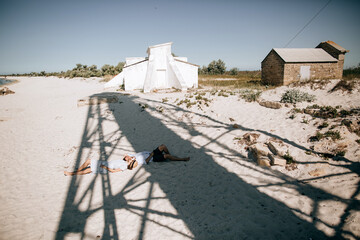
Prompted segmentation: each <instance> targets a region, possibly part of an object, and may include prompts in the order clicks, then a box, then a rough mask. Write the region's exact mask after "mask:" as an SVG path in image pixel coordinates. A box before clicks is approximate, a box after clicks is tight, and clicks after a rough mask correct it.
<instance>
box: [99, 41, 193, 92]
mask: <svg viewBox="0 0 360 240" xmlns="http://www.w3.org/2000/svg"><path fill="white" fill-rule="evenodd" d="M171 45H172V43H171V42H170V43H164V44H159V45H155V46H150V47H149V48H148V49H147V54H148V57H147V58H127V59H126V64H125V66H124V68H123V71H122V72H121V73H120V74H119V75H117V76H116V77H115V78H114V79H113V80H111V81H110V82H108V83H107V84H106V85H105V87H111V86H114V85H115V86H116V85H117V84H119V83H122V82H123V83H124V86H125V90H127V91H128V90H134V89H143V91H144V92H150V91H152V90H154V89H163V88H177V89H181V90H186V89H188V88H192V87H195V88H197V87H198V68H199V66H198V65H195V64H191V63H189V62H187V58H185V57H174V56H173V55H172V53H171Z"/></svg>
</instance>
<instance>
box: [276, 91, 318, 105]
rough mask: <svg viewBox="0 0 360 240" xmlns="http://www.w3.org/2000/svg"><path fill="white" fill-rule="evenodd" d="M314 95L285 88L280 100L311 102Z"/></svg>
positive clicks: (286, 101)
mask: <svg viewBox="0 0 360 240" xmlns="http://www.w3.org/2000/svg"><path fill="white" fill-rule="evenodd" d="M314 100H315V95H312V94H308V93H305V92H301V91H299V90H297V89H290V90H287V91H286V92H285V93H284V94H283V95H282V96H281V100H280V102H283V103H298V102H304V101H306V102H313V101H314Z"/></svg>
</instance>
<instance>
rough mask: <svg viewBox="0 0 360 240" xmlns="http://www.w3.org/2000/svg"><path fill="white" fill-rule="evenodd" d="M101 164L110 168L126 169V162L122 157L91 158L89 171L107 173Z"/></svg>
mask: <svg viewBox="0 0 360 240" xmlns="http://www.w3.org/2000/svg"><path fill="white" fill-rule="evenodd" d="M101 165H103V166H106V167H108V168H110V169H114V170H115V169H119V168H120V169H121V170H126V169H127V162H125V161H124V160H123V159H117V160H112V161H102V160H91V164H90V168H91V172H92V173H94V174H96V173H102V174H104V173H107V170H106V169H104V168H102V167H101Z"/></svg>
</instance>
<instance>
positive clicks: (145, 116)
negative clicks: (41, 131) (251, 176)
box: [56, 93, 332, 239]
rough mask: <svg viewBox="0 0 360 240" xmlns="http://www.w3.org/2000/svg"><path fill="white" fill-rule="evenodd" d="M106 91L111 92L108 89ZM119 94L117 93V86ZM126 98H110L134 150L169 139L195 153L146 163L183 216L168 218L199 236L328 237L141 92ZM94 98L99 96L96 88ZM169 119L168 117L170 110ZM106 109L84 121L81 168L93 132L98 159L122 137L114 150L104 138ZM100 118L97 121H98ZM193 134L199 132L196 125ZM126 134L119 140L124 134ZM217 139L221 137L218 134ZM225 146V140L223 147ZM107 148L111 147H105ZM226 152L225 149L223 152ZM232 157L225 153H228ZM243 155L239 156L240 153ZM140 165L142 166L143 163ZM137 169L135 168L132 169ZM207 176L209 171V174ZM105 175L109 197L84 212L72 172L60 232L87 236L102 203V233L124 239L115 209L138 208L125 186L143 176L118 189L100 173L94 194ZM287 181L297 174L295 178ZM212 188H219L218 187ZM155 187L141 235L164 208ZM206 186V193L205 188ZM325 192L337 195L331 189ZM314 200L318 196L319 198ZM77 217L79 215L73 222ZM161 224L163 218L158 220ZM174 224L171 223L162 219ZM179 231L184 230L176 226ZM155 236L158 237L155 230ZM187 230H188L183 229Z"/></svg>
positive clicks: (180, 150) (92, 111) (181, 150)
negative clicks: (151, 106)
mask: <svg viewBox="0 0 360 240" xmlns="http://www.w3.org/2000/svg"><path fill="white" fill-rule="evenodd" d="M105 94H106V93H105ZM111 95H112V96H113V93H111ZM118 96H119V99H120V101H121V102H122V104H118V103H111V104H109V107H110V108H111V109H113V110H114V111H113V116H114V117H115V120H114V121H115V122H116V124H117V125H118V127H119V131H121V133H122V137H126V139H127V140H128V141H129V142H130V144H131V145H132V147H133V148H134V150H135V151H136V152H140V151H144V150H152V149H153V148H155V147H156V146H157V145H159V144H161V143H164V144H166V145H167V146H168V147H169V150H170V152H171V153H173V154H174V155H178V156H184V155H188V154H190V156H191V161H190V162H187V163H183V162H166V163H152V164H149V165H147V166H144V167H143V168H144V169H145V170H146V171H147V172H148V173H150V176H149V177H148V178H147V179H146V181H147V182H149V183H150V186H154V184H157V185H158V186H159V187H160V188H161V190H162V191H163V192H164V193H165V194H166V198H167V199H168V200H169V201H170V203H171V205H172V206H173V207H174V208H175V209H176V212H177V216H173V215H170V217H173V218H176V219H180V220H182V221H183V222H184V223H185V224H186V226H187V227H188V229H189V230H190V232H191V234H192V236H193V238H194V239H218V238H226V239H228V238H230V239H233V238H236V239H243V238H244V239H245V238H251V239H256V238H261V239H263V238H267V239H309V238H310V237H311V238H313V239H325V238H327V236H326V235H325V234H324V233H323V232H321V231H319V230H318V229H317V228H316V227H315V226H314V224H313V223H309V222H307V221H304V220H303V219H301V218H299V217H298V216H296V215H295V214H294V212H293V210H292V209H290V208H289V207H288V206H286V205H285V204H284V203H282V202H279V201H277V200H276V199H274V198H271V197H270V196H268V195H266V194H264V193H262V192H260V191H259V190H258V189H257V187H256V186H252V185H251V184H248V183H246V182H245V181H243V180H242V179H241V178H240V177H239V176H238V175H236V174H234V173H232V172H229V171H228V170H227V169H226V168H224V167H222V166H220V165H219V164H217V163H216V162H215V161H214V159H213V156H212V155H210V154H209V153H208V152H207V150H206V149H204V148H196V147H194V146H193V144H192V142H190V141H186V140H184V139H182V138H181V137H180V136H179V135H178V134H176V132H174V131H173V130H171V129H169V128H168V127H167V126H166V125H164V124H163V123H162V119H158V118H156V117H154V116H152V115H151V114H150V113H149V112H148V111H150V110H148V111H147V110H146V111H142V112H141V111H140V108H139V104H138V100H139V99H138V98H137V97H134V96H126V95H120V94H119V95H118ZM92 97H95V98H96V97H98V96H97V95H94V96H92ZM163 117H164V118H165V119H166V118H167V116H166V115H165V114H164V115H163ZM103 118H104V117H103V116H102V113H101V111H100V110H99V106H97V105H91V106H89V111H88V118H87V121H86V123H85V126H84V134H83V138H82V144H81V147H80V149H79V152H78V156H77V159H76V167H79V165H80V161H81V160H82V159H83V158H84V155H85V154H86V151H85V150H86V149H90V150H91V149H93V148H94V143H92V142H89V140H90V136H94V135H97V136H98V144H99V146H100V158H101V159H102V160H107V159H108V158H109V157H110V155H111V154H112V152H113V151H114V149H115V148H119V146H118V144H119V142H117V143H115V144H113V145H112V148H113V149H111V150H110V151H105V146H108V143H107V142H106V140H104V136H103V130H102V121H103ZM94 124H95V125H97V126H96V127H94ZM172 124H175V125H178V126H182V124H183V123H182V122H180V121H176V120H174V119H172ZM189 132H190V134H192V135H201V133H200V132H197V131H196V130H194V129H192V130H191V131H189ZM119 141H120V140H119ZM212 141H213V142H216V139H215V140H214V139H213V140H212ZM224 147H226V146H224ZM107 149H108V148H107ZM220 154H221V153H220ZM224 157H226V156H224ZM241 157H243V156H239V158H241ZM137 171H138V170H137ZM136 174H138V172H136V173H134V175H136ZM203 176H206V177H203ZM274 176H275V177H278V178H279V179H282V180H283V179H286V177H284V176H281V175H278V176H276V175H274ZM98 178H100V179H101V182H102V187H103V195H104V203H103V205H102V206H100V207H99V208H97V209H90V208H89V209H87V210H86V211H79V204H80V202H81V199H80V201H79V200H75V198H76V194H78V192H79V186H80V184H81V181H82V178H81V177H80V178H79V177H73V178H72V180H71V183H70V186H69V190H68V195H67V199H66V202H65V206H64V210H63V213H62V216H61V220H60V223H59V228H58V232H57V235H56V239H64V238H65V236H66V234H67V233H80V234H82V238H84V231H85V225H86V222H87V220H88V218H89V216H91V215H92V214H93V213H94V212H95V211H98V210H99V209H104V215H105V216H104V219H105V222H104V226H105V227H104V233H103V235H102V238H103V239H118V238H119V237H120V236H119V234H118V232H117V228H118V227H119V226H117V223H116V217H115V215H114V210H115V209H119V208H124V209H129V210H130V211H131V208H134V207H133V206H132V205H131V204H130V203H129V202H128V201H127V199H126V198H125V197H124V192H125V191H131V190H132V189H134V188H136V186H137V185H138V184H141V183H137V182H131V181H130V182H129V183H128V184H127V186H126V188H124V189H123V191H121V192H119V193H117V194H114V193H112V191H111V184H110V179H109V177H108V175H96V176H95V178H94V179H93V180H91V182H90V184H88V187H87V189H86V191H85V192H84V193H82V194H83V197H85V195H86V194H90V195H91V194H92V191H93V187H94V182H95V180H96V179H98ZM289 181H292V180H291V179H290V180H289ZM293 187H294V188H301V190H299V192H300V191H302V192H305V193H306V194H309V196H310V195H311V194H314V193H315V192H316V191H318V190H317V189H313V188H311V187H307V186H300V185H299V184H296V185H294V186H293ZM214 189H221V190H218V191H214ZM151 191H152V189H151V187H150V190H149V197H148V198H147V203H146V206H145V207H144V208H142V209H136V210H140V211H141V212H142V214H141V216H140V217H141V219H142V220H141V225H140V226H139V231H138V239H143V238H144V237H145V236H144V233H145V230H146V227H147V224H148V223H149V222H150V221H152V222H153V220H152V219H151V217H150V216H149V213H152V214H159V215H166V213H162V212H160V211H157V210H156V209H151V208H150V203H151V201H153V198H152V197H151ZM199 193H200V194H199ZM315 195H316V193H315ZM325 198H327V199H331V198H332V195H326V194H325ZM316 201H317V200H316V199H313V202H314V205H316V204H317V203H316ZM73 219H76V221H77V222H75V223H74V222H72V220H73ZM158 224H159V223H158ZM164 227H168V228H169V229H171V226H164ZM174 234H181V233H178V232H176V231H175V230H174ZM152 237H154V238H155V237H156V236H152ZM184 237H187V238H188V237H189V236H184Z"/></svg>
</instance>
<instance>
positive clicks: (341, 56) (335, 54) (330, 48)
mask: <svg viewBox="0 0 360 240" xmlns="http://www.w3.org/2000/svg"><path fill="white" fill-rule="evenodd" d="M317 48H322V49H324V50H325V51H326V52H327V53H328V54H330V55H331V56H332V57H334V58H336V59H338V60H339V61H338V67H337V68H338V71H339V72H338V73H337V77H336V78H342V74H343V68H344V59H345V53H344V52H343V51H340V50H339V49H337V48H335V47H334V46H332V45H331V44H329V43H327V42H322V43H320V44H319V45H318V46H317Z"/></svg>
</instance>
